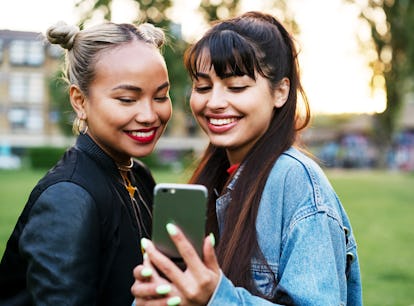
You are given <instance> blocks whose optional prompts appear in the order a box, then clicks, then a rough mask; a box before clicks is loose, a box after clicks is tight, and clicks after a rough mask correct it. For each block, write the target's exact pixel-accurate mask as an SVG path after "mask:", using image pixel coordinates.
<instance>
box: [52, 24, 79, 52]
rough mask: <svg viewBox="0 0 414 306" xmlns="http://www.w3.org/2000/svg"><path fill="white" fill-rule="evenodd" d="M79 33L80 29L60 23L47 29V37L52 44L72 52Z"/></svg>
mask: <svg viewBox="0 0 414 306" xmlns="http://www.w3.org/2000/svg"><path fill="white" fill-rule="evenodd" d="M78 33H79V27H77V26H74V25H68V24H66V23H65V22H63V21H59V22H57V23H56V24H55V25H53V26H51V27H50V28H48V29H47V31H46V37H47V39H48V41H49V42H50V43H52V44H58V45H60V46H62V48H64V49H67V50H70V49H72V47H73V44H74V41H75V37H76V34H78Z"/></svg>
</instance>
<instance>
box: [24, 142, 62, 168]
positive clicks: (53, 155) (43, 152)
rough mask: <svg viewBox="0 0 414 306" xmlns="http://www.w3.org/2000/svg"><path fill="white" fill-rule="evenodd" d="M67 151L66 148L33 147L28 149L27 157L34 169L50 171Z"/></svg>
mask: <svg viewBox="0 0 414 306" xmlns="http://www.w3.org/2000/svg"><path fill="white" fill-rule="evenodd" d="M65 151H66V148H58V147H33V148H29V149H28V152H27V155H28V158H29V160H30V165H31V167H32V168H33V169H50V168H51V167H52V166H54V165H55V164H56V162H57V161H58V160H59V159H60V158H61V157H62V155H63V153H64V152H65Z"/></svg>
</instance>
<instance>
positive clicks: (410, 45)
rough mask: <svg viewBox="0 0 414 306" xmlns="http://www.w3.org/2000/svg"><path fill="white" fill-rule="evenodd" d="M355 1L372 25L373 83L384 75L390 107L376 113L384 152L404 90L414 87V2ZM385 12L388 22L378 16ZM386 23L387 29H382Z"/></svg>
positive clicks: (390, 139) (388, 142)
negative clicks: (373, 47)
mask: <svg viewBox="0 0 414 306" xmlns="http://www.w3.org/2000/svg"><path fill="white" fill-rule="evenodd" d="M347 2H350V3H354V4H356V5H357V6H358V7H359V9H360V12H361V15H360V16H361V18H362V20H365V21H366V22H367V23H368V24H369V26H370V28H371V37H372V41H373V42H374V45H375V51H376V53H377V56H376V58H375V59H374V60H373V61H372V63H371V67H372V71H373V84H375V81H374V80H375V78H377V77H378V76H383V77H384V78H385V87H386V91H387V109H386V110H385V111H384V112H383V113H381V114H378V115H376V116H375V119H376V120H375V121H376V126H375V127H374V129H375V131H376V139H375V140H376V142H377V144H378V145H379V146H380V147H382V148H383V149H382V150H381V151H383V152H385V151H386V148H387V147H389V146H390V145H391V141H392V137H393V135H394V132H395V131H396V128H397V121H398V119H399V115H400V111H401V107H402V104H403V102H404V97H405V94H407V93H408V92H410V91H412V90H413V88H412V84H414V77H413V76H414V40H413V39H412V37H413V34H412V29H413V27H414V2H413V1H410V0H394V1H378V0H368V1H364V2H361V1H357V0H347ZM382 14H383V15H384V16H385V22H384V21H383V20H381V18H378V17H379V16H381V15H382ZM384 27H385V31H384V30H383V29H384Z"/></svg>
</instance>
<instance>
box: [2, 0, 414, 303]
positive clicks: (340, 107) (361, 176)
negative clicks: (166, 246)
mask: <svg viewBox="0 0 414 306" xmlns="http://www.w3.org/2000/svg"><path fill="white" fill-rule="evenodd" d="M249 10H261V11H265V12H268V13H270V14H273V15H274V16H276V17H277V18H278V19H279V20H281V21H282V22H283V23H284V24H285V25H286V26H287V27H288V28H289V29H290V31H291V33H292V34H293V35H294V37H295V38H296V43H297V48H298V50H299V51H300V53H299V63H300V66H301V76H302V80H303V85H304V88H305V91H306V93H307V95H308V98H309V101H310V104H311V109H312V114H313V120H312V123H311V126H310V127H309V128H308V129H307V130H306V131H304V133H303V135H302V139H301V141H302V143H303V144H304V145H305V146H306V148H307V149H308V150H309V151H310V152H311V153H312V154H313V155H314V156H315V157H316V158H317V159H318V161H319V162H320V164H321V165H322V166H323V167H324V168H325V170H326V173H327V175H328V177H329V178H330V180H331V182H332V184H333V185H334V188H335V189H336V190H337V192H338V194H339V196H340V198H341V200H342V202H343V203H344V206H345V207H346V209H347V211H348V213H349V215H350V218H351V221H352V222H353V224H354V230H355V232H356V236H357V241H358V242H359V245H360V246H359V247H360V256H361V266H362V272H363V284H364V302H365V304H366V305H405V306H407V305H414V291H413V290H412V284H413V283H414V264H413V263H412V259H413V258H414V247H413V246H412V244H413V241H414V227H413V225H414V224H413V221H412V220H413V214H414V188H413V187H414V36H413V34H412V29H413V28H414V1H411V0H313V1H306V0H290V1H287V0H285V1H283V0H280V1H277V0H273V1H272V0H262V1H254V0H139V1H138V0H59V1H55V0H37V1H35V0H13V1H11V0H0V254H2V253H3V250H4V247H5V244H6V242H7V239H8V236H9V235H10V232H11V230H12V228H13V226H14V223H15V221H16V218H17V216H18V215H19V214H20V210H21V208H22V207H23V205H24V203H25V201H26V200H27V197H28V194H29V192H30V190H31V188H32V187H33V186H34V184H35V183H36V181H37V180H38V179H39V178H40V177H41V176H42V175H43V174H44V173H45V171H46V170H47V169H48V168H49V167H51V166H52V165H53V164H54V163H55V162H56V161H57V160H58V159H59V157H60V156H61V154H62V153H63V152H64V150H65V149H66V148H67V147H68V146H70V145H71V144H73V142H74V138H73V136H72V134H71V123H72V120H73V116H74V114H73V112H72V110H71V107H70V103H69V100H68V96H67V93H66V91H65V85H64V84H63V83H62V81H61V79H60V76H61V72H60V68H61V67H62V60H63V50H62V49H61V48H60V47H58V46H54V45H50V44H48V43H47V42H46V40H45V38H44V33H45V31H46V29H47V28H48V27H49V26H50V25H52V24H54V23H55V22H57V21H59V20H64V21H65V22H67V23H69V24H77V25H79V26H80V27H87V26H89V25H92V24H95V23H100V22H102V21H103V20H110V21H114V22H141V21H148V22H151V23H154V24H156V25H158V26H161V27H163V28H164V29H165V30H166V32H167V33H168V36H169V39H170V43H169V44H168V45H167V46H166V47H165V48H164V50H163V53H164V55H165V58H166V61H167V65H168V68H169V73H170V81H171V84H172V88H171V98H172V101H173V108H174V115H173V119H172V121H171V122H170V123H169V126H168V128H167V131H166V133H165V135H164V136H163V137H162V139H161V140H160V141H159V143H158V145H157V149H156V151H155V153H154V154H153V155H151V156H150V157H147V158H145V159H144V161H145V162H146V163H147V164H148V165H149V166H150V167H151V168H152V169H154V174H155V176H156V178H157V180H158V181H171V182H179V181H181V182H184V181H185V180H186V179H187V178H188V173H190V172H191V167H192V164H193V162H194V160H195V159H196V158H197V157H198V155H199V153H200V152H201V151H202V150H203V149H204V147H205V145H206V143H207V142H206V138H205V137H204V135H203V133H202V132H201V131H200V129H199V128H198V127H197V124H196V123H195V121H194V120H193V118H192V116H191V113H190V110H189V107H188V97H189V94H190V88H191V84H190V81H189V79H188V77H187V75H186V72H185V69H184V67H183V64H182V56H183V52H184V50H185V49H186V48H187V47H188V46H189V45H190V44H191V43H192V42H193V41H194V40H196V39H197V38H199V37H200V36H201V35H202V33H203V32H204V31H205V30H206V29H207V28H208V26H209V23H210V22H211V21H213V20H216V19H222V18H227V17H230V16H234V15H237V14H239V13H242V12H245V11H249ZM410 284H411V285H410Z"/></svg>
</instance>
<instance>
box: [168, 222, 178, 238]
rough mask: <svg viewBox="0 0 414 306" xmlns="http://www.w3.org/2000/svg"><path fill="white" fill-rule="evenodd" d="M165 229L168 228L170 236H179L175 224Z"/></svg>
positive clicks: (169, 224)
mask: <svg viewBox="0 0 414 306" xmlns="http://www.w3.org/2000/svg"><path fill="white" fill-rule="evenodd" d="M165 227H166V228H167V232H168V234H170V236H175V235H177V233H178V231H177V227H176V226H175V225H174V224H172V223H168V224H167V225H166V226H165Z"/></svg>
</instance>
